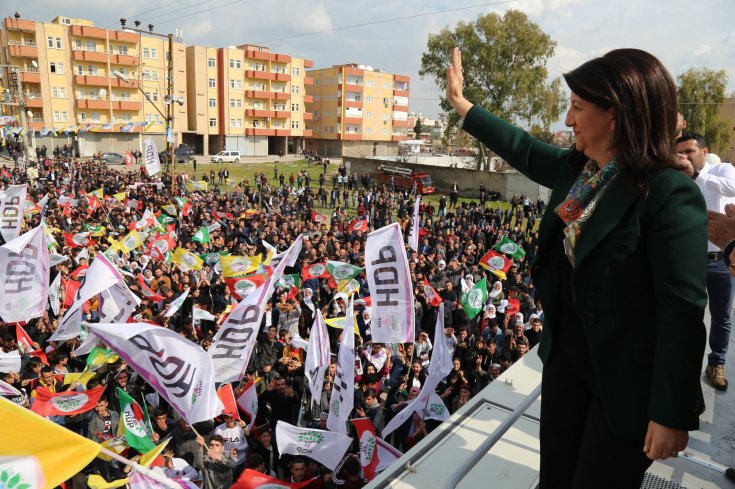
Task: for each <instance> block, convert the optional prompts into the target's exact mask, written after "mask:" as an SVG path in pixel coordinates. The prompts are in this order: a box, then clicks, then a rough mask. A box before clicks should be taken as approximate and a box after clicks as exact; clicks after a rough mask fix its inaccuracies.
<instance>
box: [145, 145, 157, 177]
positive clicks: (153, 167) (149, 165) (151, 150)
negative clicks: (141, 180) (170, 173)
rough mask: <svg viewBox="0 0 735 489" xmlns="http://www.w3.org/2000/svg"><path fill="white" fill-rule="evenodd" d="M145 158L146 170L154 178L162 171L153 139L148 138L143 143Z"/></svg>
mask: <svg viewBox="0 0 735 489" xmlns="http://www.w3.org/2000/svg"><path fill="white" fill-rule="evenodd" d="M143 158H145V169H146V171H147V172H148V175H150V176H153V175H155V174H156V173H158V172H159V171H161V161H160V160H159V159H158V150H157V149H156V145H155V143H154V142H153V139H151V138H146V139H145V141H143Z"/></svg>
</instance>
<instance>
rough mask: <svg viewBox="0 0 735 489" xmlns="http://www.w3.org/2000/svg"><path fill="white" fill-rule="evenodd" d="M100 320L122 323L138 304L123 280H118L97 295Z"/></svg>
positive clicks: (138, 300) (136, 298) (135, 296)
mask: <svg viewBox="0 0 735 489" xmlns="http://www.w3.org/2000/svg"><path fill="white" fill-rule="evenodd" d="M98 299H99V315H100V322H103V323H124V322H126V321H127V320H128V319H130V316H131V315H132V314H133V313H134V312H135V309H136V308H137V307H138V305H139V304H140V299H139V298H138V296H137V295H135V294H133V292H132V291H131V290H130V289H129V288H128V286H127V284H126V283H125V282H118V283H116V284H115V285H113V286H112V287H110V288H108V289H106V290H103V291H102V292H100V293H99V295H98Z"/></svg>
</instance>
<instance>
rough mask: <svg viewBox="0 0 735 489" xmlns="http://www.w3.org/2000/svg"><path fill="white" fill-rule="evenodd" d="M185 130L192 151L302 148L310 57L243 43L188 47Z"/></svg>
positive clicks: (295, 150) (258, 151)
mask: <svg viewBox="0 0 735 489" xmlns="http://www.w3.org/2000/svg"><path fill="white" fill-rule="evenodd" d="M186 61H187V73H188V74H189V75H188V86H189V91H188V99H187V104H188V106H189V113H188V115H189V130H190V133H191V134H189V135H187V134H185V135H184V139H185V141H186V142H189V138H191V144H192V145H193V146H194V148H195V150H196V151H201V152H202V153H203V154H215V153H217V152H218V151H222V150H225V149H227V150H230V151H232V150H236V151H240V153H241V154H242V155H243V156H265V155H268V154H271V155H275V154H279V153H282V154H288V153H300V152H302V151H303V149H304V147H305V138H306V137H308V136H309V135H310V131H308V130H307V129H306V121H308V120H311V119H312V115H311V114H310V113H309V112H307V111H306V90H305V88H306V86H307V84H308V83H310V82H311V80H310V79H309V77H308V76H306V71H305V69H306V68H310V67H311V66H313V63H312V62H311V61H310V60H305V59H301V58H294V57H292V56H289V55H287V54H280V53H272V52H270V50H269V49H268V48H267V47H263V46H255V45H252V44H243V45H241V46H230V47H226V48H211V47H203V46H189V47H187V48H186Z"/></svg>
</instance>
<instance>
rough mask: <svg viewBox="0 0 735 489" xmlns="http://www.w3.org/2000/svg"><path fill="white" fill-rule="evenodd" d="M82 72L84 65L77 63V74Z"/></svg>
mask: <svg viewBox="0 0 735 489" xmlns="http://www.w3.org/2000/svg"><path fill="white" fill-rule="evenodd" d="M83 74H84V66H82V65H77V75H83Z"/></svg>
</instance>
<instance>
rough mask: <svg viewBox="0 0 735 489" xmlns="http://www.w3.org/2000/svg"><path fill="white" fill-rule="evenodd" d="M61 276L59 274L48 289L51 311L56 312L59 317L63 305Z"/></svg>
mask: <svg viewBox="0 0 735 489" xmlns="http://www.w3.org/2000/svg"><path fill="white" fill-rule="evenodd" d="M59 292H61V274H60V273H57V274H56V278H54V281H53V282H51V285H49V287H48V303H49V304H50V305H51V310H52V311H54V314H55V315H56V316H58V315H59V306H60V305H61V296H60V295H59Z"/></svg>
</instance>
